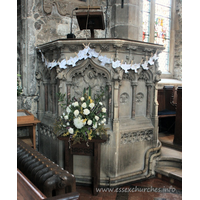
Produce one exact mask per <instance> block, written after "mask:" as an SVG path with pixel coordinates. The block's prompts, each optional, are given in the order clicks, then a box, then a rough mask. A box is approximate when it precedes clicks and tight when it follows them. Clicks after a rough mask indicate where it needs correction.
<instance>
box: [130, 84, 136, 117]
mask: <svg viewBox="0 0 200 200" xmlns="http://www.w3.org/2000/svg"><path fill="white" fill-rule="evenodd" d="M131 86H132V112H131V118H132V119H135V109H136V87H137V82H136V81H132V82H131Z"/></svg>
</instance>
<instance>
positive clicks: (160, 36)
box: [142, 0, 171, 73]
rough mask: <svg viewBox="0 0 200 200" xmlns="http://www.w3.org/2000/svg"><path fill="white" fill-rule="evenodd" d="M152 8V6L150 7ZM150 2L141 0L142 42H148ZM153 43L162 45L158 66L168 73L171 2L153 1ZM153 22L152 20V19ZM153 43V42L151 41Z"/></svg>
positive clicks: (164, 0)
mask: <svg viewBox="0 0 200 200" xmlns="http://www.w3.org/2000/svg"><path fill="white" fill-rule="evenodd" d="M152 6H154V4H153V5H152ZM150 12H151V0H143V36H142V41H144V42H150V41H149V38H150V37H149V35H150V21H151V20H150ZM154 17H155V24H154V43H156V44H162V45H164V47H165V50H164V51H163V52H162V53H161V54H159V66H160V70H161V71H162V72H163V73H167V72H169V50H170V28H171V27H170V24H171V0H155V16H154ZM152 20H153V19H152ZM152 42H153V41H152Z"/></svg>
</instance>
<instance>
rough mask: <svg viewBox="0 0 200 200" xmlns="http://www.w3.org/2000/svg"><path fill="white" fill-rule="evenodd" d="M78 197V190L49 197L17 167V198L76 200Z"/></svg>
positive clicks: (21, 199)
mask: <svg viewBox="0 0 200 200" xmlns="http://www.w3.org/2000/svg"><path fill="white" fill-rule="evenodd" d="M78 198H79V193H78V192H72V193H68V194H62V195H58V196H55V197H50V198H47V197H46V196H45V195H44V194H43V193H42V192H41V191H40V190H39V189H38V188H37V187H36V186H35V185H34V184H33V183H32V182H31V181H30V180H29V179H28V178H27V177H26V176H25V175H24V174H23V173H22V172H21V171H20V170H19V169H17V200H24V199H27V200H28V199H32V200H41V199H46V200H58V199H59V200H75V199H78Z"/></svg>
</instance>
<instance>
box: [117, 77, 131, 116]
mask: <svg viewBox="0 0 200 200" xmlns="http://www.w3.org/2000/svg"><path fill="white" fill-rule="evenodd" d="M119 95H120V96H119V117H120V118H131V105H132V86H131V84H130V81H129V80H123V81H122V85H121V86H120V94H119Z"/></svg>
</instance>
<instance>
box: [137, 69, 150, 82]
mask: <svg viewBox="0 0 200 200" xmlns="http://www.w3.org/2000/svg"><path fill="white" fill-rule="evenodd" d="M140 79H143V80H145V81H148V82H149V81H150V82H151V81H153V74H152V72H151V71H150V70H142V71H141V72H140V73H138V80H140Z"/></svg>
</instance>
